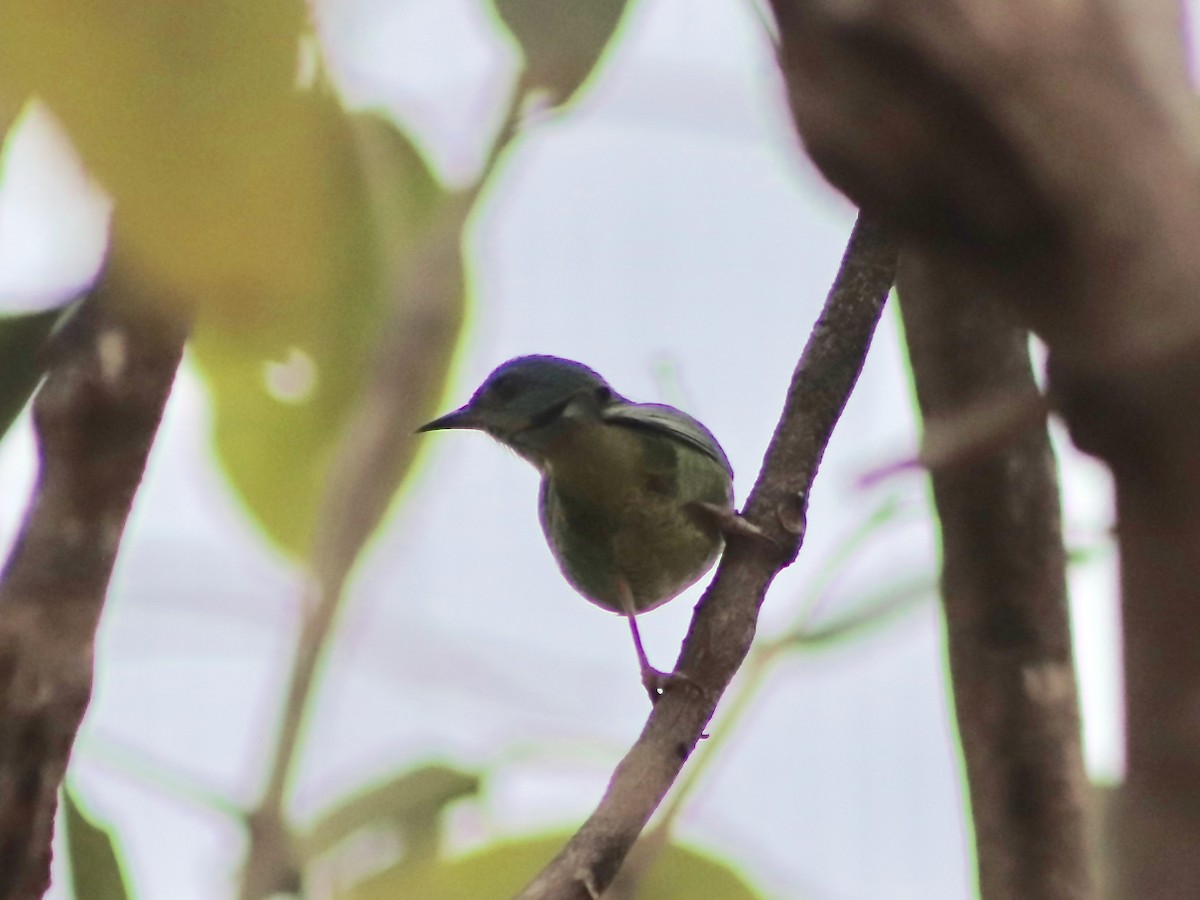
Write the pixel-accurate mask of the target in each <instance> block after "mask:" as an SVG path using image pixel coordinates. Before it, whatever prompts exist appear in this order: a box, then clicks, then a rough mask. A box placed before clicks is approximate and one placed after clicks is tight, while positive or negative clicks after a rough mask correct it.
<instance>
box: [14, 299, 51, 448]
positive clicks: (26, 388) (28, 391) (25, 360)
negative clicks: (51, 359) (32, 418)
mask: <svg viewBox="0 0 1200 900" xmlns="http://www.w3.org/2000/svg"><path fill="white" fill-rule="evenodd" d="M61 315H62V310H60V309H52V310H47V311H45V312H39V313H31V314H29V315H25V316H0V437H3V436H4V434H5V433H7V431H8V429H9V426H11V425H12V423H13V420H15V419H16V418H17V416H19V415H20V414H21V410H23V409H24V408H25V404H26V403H28V402H29V398H30V397H31V396H33V392H34V390H35V389H36V388H37V386H38V382H39V381H41V378H42V370H43V368H44V362H43V360H42V359H41V356H40V354H41V351H42V348H43V347H44V346H45V345H46V339H47V338H48V337H49V336H50V332H51V331H53V330H54V324H55V322H57V321H58V319H59V317H60V316H61Z"/></svg>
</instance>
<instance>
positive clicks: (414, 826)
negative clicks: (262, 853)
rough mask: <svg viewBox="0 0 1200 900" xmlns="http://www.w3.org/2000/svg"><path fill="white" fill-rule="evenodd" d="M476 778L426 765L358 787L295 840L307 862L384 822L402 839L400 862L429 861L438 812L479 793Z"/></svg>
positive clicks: (434, 847)
mask: <svg viewBox="0 0 1200 900" xmlns="http://www.w3.org/2000/svg"><path fill="white" fill-rule="evenodd" d="M478 791H479V776H478V775H473V774H471V773H469V772H463V771H461V770H459V769H452V768H449V767H447V766H438V765H430V766H424V767H422V768H420V769H417V770H416V771H412V772H405V773H403V774H401V775H397V776H396V777H394V778H390V779H388V780H387V781H385V782H383V783H382V784H379V785H376V786H374V787H371V788H368V789H366V790H363V791H360V792H358V793H356V794H354V795H353V796H351V797H348V798H347V799H345V800H343V801H342V802H341V803H339V804H338V805H337V806H335V807H334V808H333V809H331V810H329V811H328V812H326V813H325V814H324V815H322V816H321V817H320V818H319V819H318V820H317V821H316V822H315V823H314V824H313V826H312V828H311V829H309V832H308V834H307V835H306V836H304V837H303V838H301V839H300V842H299V844H300V848H299V849H300V856H301V858H302V859H304V860H306V861H311V860H313V859H315V858H316V857H318V856H320V855H322V854H323V853H326V852H328V851H329V850H332V849H333V848H334V847H336V846H337V845H338V844H340V843H341V842H342V841H344V840H345V839H346V838H348V837H350V836H351V835H352V834H354V833H355V832H358V831H361V830H363V829H371V828H378V827H380V826H385V827H387V828H391V829H394V830H396V831H398V832H399V833H400V835H401V837H402V839H403V840H404V847H405V857H404V863H405V864H408V863H411V862H412V861H413V860H414V859H428V858H430V857H432V856H433V855H434V854H435V853H436V852H437V849H438V843H439V842H438V832H439V823H438V819H439V818H440V816H441V814H442V811H443V810H444V809H445V808H446V806H447V805H448V804H450V803H452V802H454V801H455V800H459V799H461V798H463V797H467V796H470V795H473V794H476V793H478Z"/></svg>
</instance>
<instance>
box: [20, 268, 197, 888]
mask: <svg viewBox="0 0 1200 900" xmlns="http://www.w3.org/2000/svg"><path fill="white" fill-rule="evenodd" d="M128 289H129V285H128V284H123V283H121V282H120V281H119V280H118V279H117V278H116V277H114V276H113V275H112V274H111V273H110V275H109V276H108V277H107V278H106V280H105V282H104V284H103V285H101V286H100V287H99V288H97V289H96V290H95V291H94V292H93V294H92V295H91V296H90V297H89V298H88V299H87V300H85V301H84V302H83V304H82V305H81V306H80V307H79V309H78V310H77V311H76V312H75V313H74V315H73V316H72V317H71V319H70V320H69V322H68V323H67V324H66V325H65V326H64V328H63V330H62V331H61V332H60V333H59V334H58V335H56V336H55V338H54V342H53V345H52V351H51V360H50V365H49V371H48V374H47V376H46V381H45V383H44V384H43V385H42V387H41V389H40V390H39V391H38V393H37V395H36V397H35V398H34V403H33V415H34V425H35V427H36V429H37V434H38V439H39V444H40V472H39V476H38V483H37V488H36V490H35V493H34V496H33V500H32V503H31V504H30V507H29V510H28V512H27V514H26V517H25V521H24V524H23V525H22V528H21V532H20V534H19V536H18V538H17V542H16V545H15V546H14V548H13V551H12V554H11V555H10V557H9V559H8V562H7V564H6V566H5V568H4V571H3V575H2V576H0V898H4V900H9V898H32V897H40V896H41V895H42V894H43V893H44V891H45V890H46V888H47V887H48V885H49V883H50V839H51V835H52V832H53V827H54V814H55V809H56V806H57V795H58V789H59V786H60V785H61V783H62V779H63V774H64V773H65V771H66V768H67V761H68V758H69V757H70V753H71V745H72V743H73V742H74V740H75V734H76V732H77V731H78V729H79V723H80V721H81V720H82V718H83V714H84V711H85V709H86V708H87V704H88V700H89V698H90V696H91V688H92V660H93V653H94V646H93V645H94V639H95V633H96V624H97V622H98V621H99V617H100V611H101V609H102V608H103V605H104V596H105V593H106V591H107V589H108V580H109V576H110V575H111V574H112V567H113V563H114V561H115V559H116V553H117V546H118V544H119V542H120V539H121V534H122V531H123V529H124V526H125V520H126V517H127V515H128V513H129V508H130V505H131V503H132V502H133V496H134V492H135V491H136V490H137V486H138V484H139V482H140V481H141V478H142V472H143V469H144V468H145V463H146V457H147V454H148V453H149V450H150V445H151V443H152V441H153V439H154V434H155V431H156V430H157V428H158V422H159V419H160V417H161V415H162V410H163V405H164V404H165V403H166V399H167V395H168V394H169V392H170V388H171V383H172V381H173V380H174V377H175V370H176V368H177V367H178V365H179V359H180V355H181V353H182V351H183V341H184V336H185V329H184V328H183V326H182V325H181V324H180V323H179V322H178V321H177V320H174V319H171V318H169V317H166V316H162V315H159V314H158V313H156V312H154V311H152V310H151V308H149V307H148V306H147V305H143V304H140V303H137V302H136V301H135V300H134V299H133V298H131V296H130V294H129V290H128Z"/></svg>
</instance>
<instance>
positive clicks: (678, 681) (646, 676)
mask: <svg viewBox="0 0 1200 900" xmlns="http://www.w3.org/2000/svg"><path fill="white" fill-rule="evenodd" d="M679 686H684V687H689V688H691V689H692V690H694V691H697V692H699V693H701V694H703V693H704V688H702V687H701V686H700V684H699V683H698V682H697V681H696V680H695V679H694V678H692V677H691V676H690V675H685V674H684V673H683V672H662V671H659V670H658V669H655V668H653V667H651V666H644V667H643V668H642V687H644V688H645V689H646V693H647V694H648V695H649V697H650V702H651V703H652V704H654V703H658V701H659V700H660V699H662V696H663V694H665V693H666V692H667V691H668V690H669V689H671V688H674V687H679Z"/></svg>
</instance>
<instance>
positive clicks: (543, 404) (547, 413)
mask: <svg viewBox="0 0 1200 900" xmlns="http://www.w3.org/2000/svg"><path fill="white" fill-rule="evenodd" d="M579 397H594V398H595V400H594V402H595V403H596V405H597V408H598V407H600V406H603V405H604V404H606V403H609V402H611V401H612V400H614V399H620V398H618V397H617V395H616V394H615V393H614V392H613V390H612V389H611V388H610V387H609V386H608V382H606V381H605V380H604V379H603V378H601V377H600V376H599V375H598V374H596V372H594V371H592V370H591V369H589V368H588V367H587V366H585V365H583V364H582V363H577V362H573V361H572V360H569V359H560V358H559V357H557V356H519V357H517V358H516V359H510V360H509V361H508V362H506V363H504V364H503V365H501V366H499V367H497V368H496V370H495V371H493V372H492V374H491V375H489V376H488V377H487V379H486V380H485V381H484V382H483V384H482V385H480V386H479V390H477V391H476V392H475V393H474V395H472V397H471V399H470V400H469V401H468V402H467V403H466V405H464V406H461V407H459V408H458V409H456V410H454V412H451V413H447V414H446V415H444V416H442V417H441V418H439V419H434V420H433V421H432V422H430V423H428V424H427V425H422V426H421V427H420V428H418V429H417V430H418V431H437V430H440V429H443V428H471V429H475V430H478V431H485V432H487V433H488V434H490V435H491V436H492V437H494V438H496V439H497V440H499V441H502V442H503V443H506V444H508V445H510V446H512V447H514V448H515V449H517V450H518V451H521V450H522V447H521V446H520V445H521V444H522V443H523V442H522V440H521V436H522V435H523V434H525V433H528V432H534V431H537V430H539V429H541V428H544V427H546V426H548V425H550V424H552V423H554V422H555V421H556V420H557V419H558V418H559V416H560V415H561V414H562V412H563V410H564V409H566V407H567V405H568V404H570V403H571V401H572V400H575V399H576V398H579Z"/></svg>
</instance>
